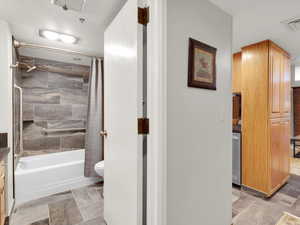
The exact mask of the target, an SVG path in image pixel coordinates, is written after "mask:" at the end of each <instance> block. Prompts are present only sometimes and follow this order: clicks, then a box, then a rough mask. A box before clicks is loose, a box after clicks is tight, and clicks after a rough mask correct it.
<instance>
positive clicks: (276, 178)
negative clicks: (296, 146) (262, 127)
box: [270, 119, 290, 192]
mask: <svg viewBox="0 0 300 225" xmlns="http://www.w3.org/2000/svg"><path fill="white" fill-rule="evenodd" d="M270 130H271V133H270V146H271V148H270V162H271V171H270V172H271V177H270V179H271V192H274V191H276V190H277V189H278V188H279V187H280V186H281V185H282V182H283V181H286V178H287V177H288V176H289V172H290V157H289V149H290V147H289V135H290V121H289V120H288V119H272V120H270Z"/></svg>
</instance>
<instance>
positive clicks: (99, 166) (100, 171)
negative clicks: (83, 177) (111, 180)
mask: <svg viewBox="0 0 300 225" xmlns="http://www.w3.org/2000/svg"><path fill="white" fill-rule="evenodd" d="M95 172H96V173H97V174H98V175H99V176H100V177H104V160H103V161H100V162H98V163H97V164H96V165H95Z"/></svg>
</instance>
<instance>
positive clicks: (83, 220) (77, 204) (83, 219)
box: [71, 190, 86, 222]
mask: <svg viewBox="0 0 300 225" xmlns="http://www.w3.org/2000/svg"><path fill="white" fill-rule="evenodd" d="M71 194H72V196H73V199H74V201H75V204H76V206H77V208H78V211H79V213H80V215H81V218H82V222H86V220H85V218H84V216H83V215H82V212H81V209H80V206H79V203H78V202H77V200H76V197H75V195H74V193H73V190H71Z"/></svg>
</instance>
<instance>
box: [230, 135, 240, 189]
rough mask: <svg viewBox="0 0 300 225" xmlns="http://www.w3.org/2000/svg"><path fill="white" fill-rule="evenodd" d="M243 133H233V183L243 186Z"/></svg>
mask: <svg viewBox="0 0 300 225" xmlns="http://www.w3.org/2000/svg"><path fill="white" fill-rule="evenodd" d="M241 168H242V167H241V133H232V183H233V184H236V185H241V183H242V176H241Z"/></svg>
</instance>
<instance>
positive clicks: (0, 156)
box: [0, 148, 10, 161]
mask: <svg viewBox="0 0 300 225" xmlns="http://www.w3.org/2000/svg"><path fill="white" fill-rule="evenodd" d="M9 151H10V148H0V161H1V160H3V159H4V158H5V157H6V156H7V154H8V153H9Z"/></svg>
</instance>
